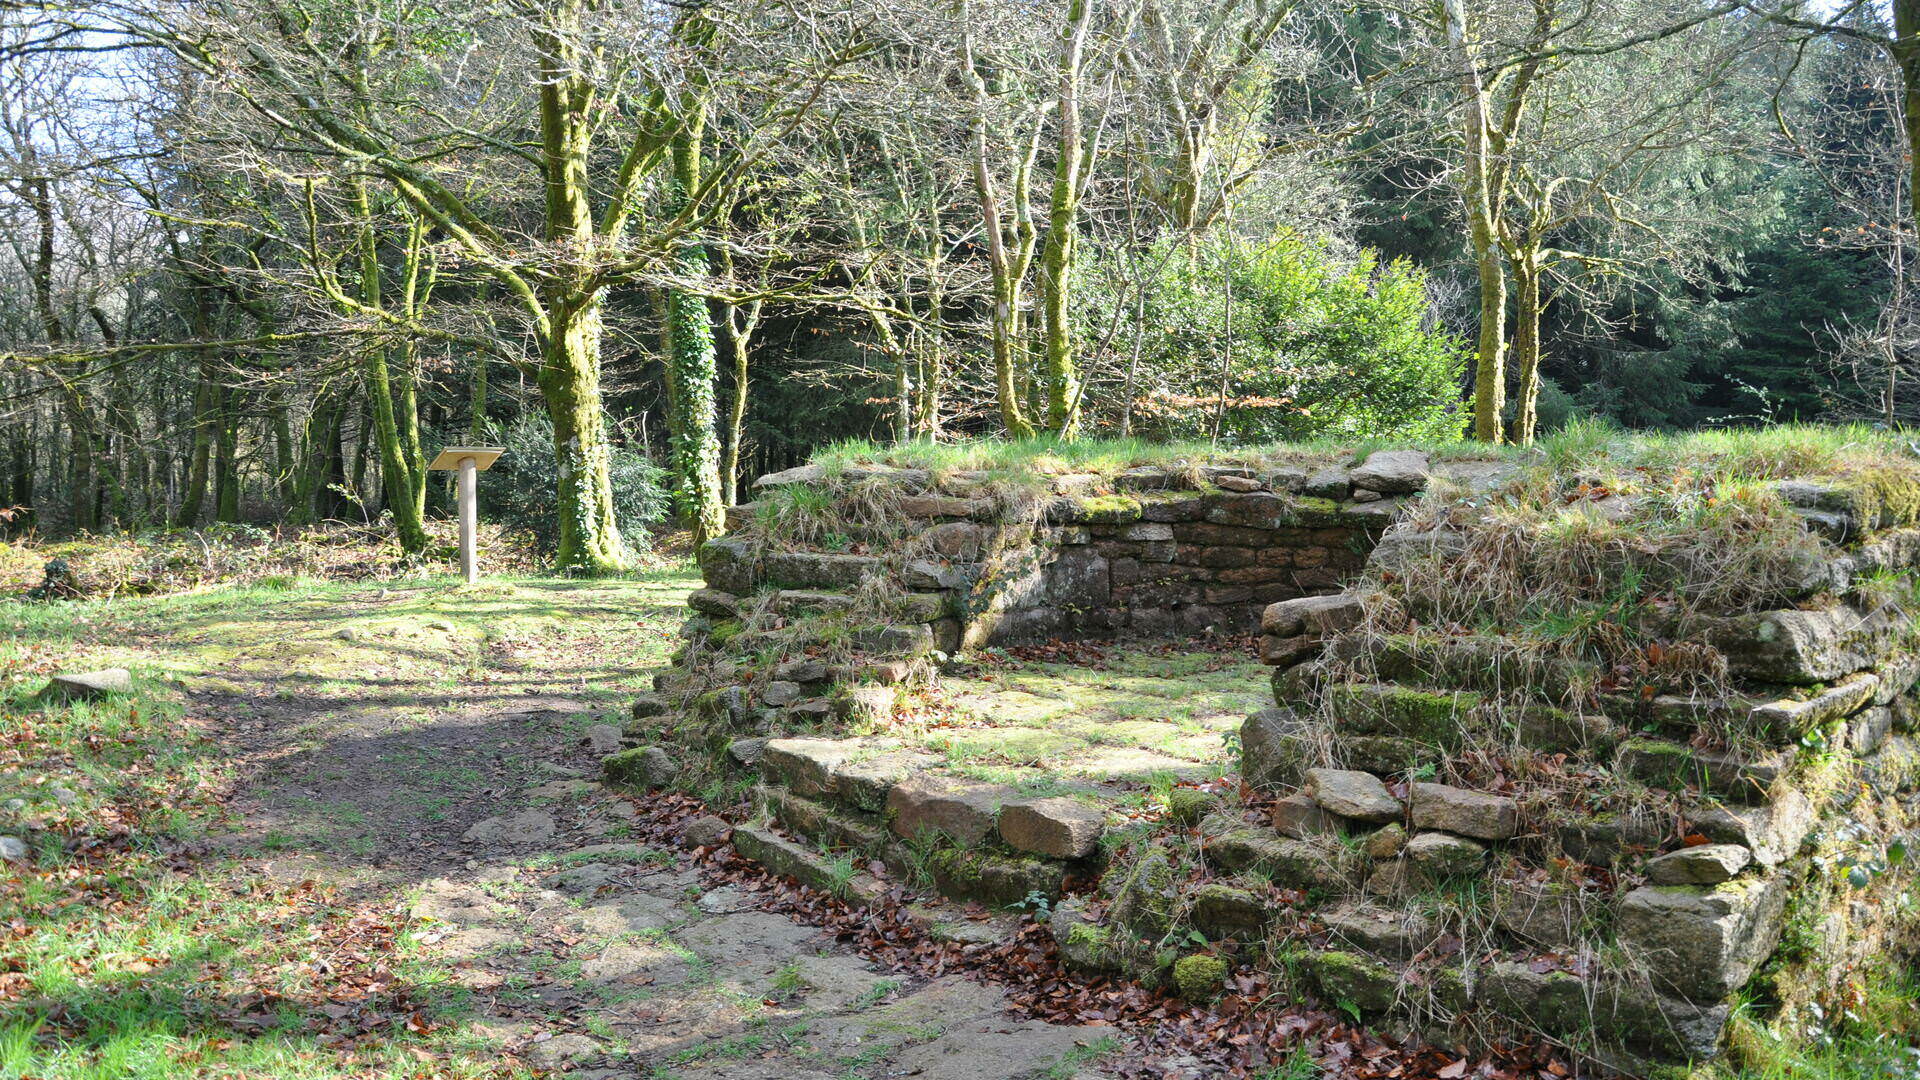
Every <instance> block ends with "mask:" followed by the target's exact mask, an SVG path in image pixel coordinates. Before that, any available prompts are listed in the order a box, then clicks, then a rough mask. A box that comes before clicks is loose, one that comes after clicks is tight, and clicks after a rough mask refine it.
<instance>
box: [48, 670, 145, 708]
mask: <svg viewBox="0 0 1920 1080" xmlns="http://www.w3.org/2000/svg"><path fill="white" fill-rule="evenodd" d="M132 692H133V675H132V674H131V673H130V672H128V671H127V669H126V668H120V667H112V668H102V669H101V670H99V671H83V672H80V673H78V674H75V675H55V676H54V677H53V681H52V682H49V683H48V684H47V686H46V689H44V690H42V691H41V694H42V695H43V696H45V697H63V698H69V699H78V700H82V701H93V700H96V699H99V698H103V697H106V696H108V695H109V694H131V693H132Z"/></svg>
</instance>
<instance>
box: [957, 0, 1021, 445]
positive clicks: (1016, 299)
mask: <svg viewBox="0 0 1920 1080" xmlns="http://www.w3.org/2000/svg"><path fill="white" fill-rule="evenodd" d="M960 66H961V69H962V71H963V73H964V74H965V76H966V78H967V79H968V80H969V81H970V82H971V83H972V85H973V114H972V115H971V116H970V117H969V118H968V135H969V141H970V142H971V144H972V155H971V156H972V162H971V164H972V167H973V186H974V193H975V195H977V196H978V197H979V201H980V226H981V228H980V231H981V233H982V235H983V238H984V239H985V241H986V245H987V266H988V268H989V270H990V271H991V272H992V277H993V311H992V316H991V319H992V321H991V328H992V340H993V392H994V397H995V398H996V399H997V401H998V404H999V406H1000V425H1001V426H1002V427H1004V428H1005V429H1006V432H1007V434H1008V435H1009V436H1011V437H1013V438H1016V439H1027V438H1032V437H1033V425H1032V424H1030V423H1028V422H1027V416H1026V410H1025V409H1023V408H1022V407H1021V395H1020V387H1019V385H1018V383H1019V378H1018V373H1017V372H1016V370H1015V368H1016V365H1017V363H1018V362H1019V360H1020V358H1021V357H1022V355H1023V354H1024V349H1023V348H1022V345H1023V343H1022V341H1021V334H1020V292H1021V284H1022V282H1023V281H1024V279H1025V278H1026V274H1027V265H1028V261H1029V259H1030V256H1031V252H1032V250H1033V249H1032V246H1031V244H1030V242H1029V241H1028V237H1030V236H1031V234H1032V218H1031V215H1030V214H1028V213H1027V212H1026V207H1027V205H1028V204H1027V198H1026V188H1027V183H1028V177H1029V176H1030V175H1031V173H1032V166H1033V154H1032V153H1029V154H1028V155H1027V157H1026V160H1025V161H1023V162H1022V163H1021V164H1020V165H1019V166H1018V168H1017V171H1016V172H1015V177H1014V193H1013V203H1014V212H1015V217H1016V220H1017V221H1018V222H1019V226H1018V232H1017V233H1016V239H1015V241H1014V243H1013V244H1008V242H1007V234H1006V226H1005V224H1004V223H1003V220H1002V215H1001V207H1000V191H999V185H998V184H996V183H995V181H994V178H993V160H992V155H991V153H990V152H989V149H988V144H987V123H988V114H989V112H990V111H991V110H992V107H993V101H992V95H991V94H989V93H988V92H987V80H986V78H985V76H983V75H981V74H980V71H979V66H978V64H977V63H976V61H975V59H974V54H973V13H972V11H971V9H970V6H969V5H968V4H967V2H966V0H960ZM1029 145H1030V146H1034V147H1037V146H1038V139H1037V138H1036V139H1035V140H1034V142H1033V143H1031V144H1029Z"/></svg>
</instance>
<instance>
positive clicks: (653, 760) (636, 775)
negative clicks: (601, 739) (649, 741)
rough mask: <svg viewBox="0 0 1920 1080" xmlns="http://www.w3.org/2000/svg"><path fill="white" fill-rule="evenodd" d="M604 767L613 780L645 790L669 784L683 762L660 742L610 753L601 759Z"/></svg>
mask: <svg viewBox="0 0 1920 1080" xmlns="http://www.w3.org/2000/svg"><path fill="white" fill-rule="evenodd" d="M600 768H601V770H602V771H603V772H605V773H606V776H607V781H608V782H609V783H612V784H616V785H621V786H625V787H634V788H640V789H642V790H652V789H654V788H661V787H666V786H668V785H669V784H671V783H673V781H674V780H675V779H677V778H678V777H679V775H680V766H679V765H678V764H677V763H675V761H674V760H673V757H672V755H670V754H668V753H667V752H666V751H665V750H662V749H661V748H659V747H657V746H642V747H638V748H636V749H633V750H622V751H620V752H619V753H617V754H608V755H607V756H606V757H605V758H603V759H602V760H601V762H600Z"/></svg>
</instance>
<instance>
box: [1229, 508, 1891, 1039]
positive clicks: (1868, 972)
mask: <svg viewBox="0 0 1920 1080" xmlns="http://www.w3.org/2000/svg"><path fill="white" fill-rule="evenodd" d="M1781 487H1782V489H1783V494H1786V495H1788V497H1789V501H1790V502H1791V503H1794V504H1795V508H1796V509H1797V510H1798V511H1799V512H1801V514H1802V516H1803V517H1804V518H1805V519H1806V522H1807V527H1808V528H1809V529H1810V530H1812V531H1813V532H1815V533H1817V534H1819V535H1821V536H1823V537H1826V538H1828V541H1829V542H1823V543H1822V544H1821V545H1819V548H1820V551H1821V555H1819V556H1818V557H1816V558H1813V559H1810V560H1807V561H1806V565H1804V566H1803V567H1800V568H1798V570H1797V571H1796V573H1797V574H1798V576H1797V577H1795V578H1792V579H1789V580H1788V581H1787V582H1786V583H1785V585H1784V586H1783V589H1784V591H1783V592H1782V593H1781V594H1780V595H1779V597H1778V599H1779V600H1780V601H1784V602H1785V604H1784V605H1783V606H1780V607H1778V608H1773V609H1770V610H1758V611H1746V612H1740V613H1734V614H1727V615H1716V614H1714V613H1712V612H1704V613H1700V612H1696V613H1693V615H1692V616H1691V618H1690V622H1689V625H1688V628H1687V629H1684V630H1683V629H1681V628H1678V627H1677V626H1676V625H1675V620H1674V618H1673V616H1672V615H1670V614H1667V613H1664V612H1662V611H1658V610H1652V609H1649V610H1646V611H1643V612H1640V613H1638V614H1637V615H1635V616H1633V617H1630V618H1623V619H1622V620H1621V625H1622V626H1623V627H1625V628H1626V629H1628V630H1629V631H1633V630H1638V631H1640V632H1643V633H1644V634H1645V635H1646V636H1647V638H1648V639H1649V640H1651V641H1652V642H1653V643H1652V644H1650V645H1648V646H1646V650H1647V651H1648V652H1650V653H1651V652H1652V651H1653V650H1659V651H1660V652H1661V653H1678V651H1680V650H1695V651H1696V653H1697V655H1698V656H1699V657H1702V658H1705V659H1706V660H1711V661H1713V662H1715V663H1724V668H1725V674H1724V677H1723V678H1721V679H1720V680H1718V683H1717V685H1716V686H1715V687H1714V688H1713V691H1712V692H1704V691H1702V690H1699V689H1693V690H1690V691H1689V690H1676V689H1674V688H1673V687H1672V686H1668V685H1663V684H1662V676H1661V674H1660V672H1659V668H1658V667H1657V666H1653V667H1649V668H1647V669H1645V670H1637V671H1633V672H1627V673H1622V672H1621V671H1619V670H1605V669H1602V668H1601V666H1600V665H1597V664H1594V663H1591V662H1587V661H1584V660H1580V659H1577V658H1567V657H1564V656H1556V655H1552V654H1551V653H1550V652H1544V653H1543V652H1542V651H1541V650H1539V649H1538V648H1537V646H1538V644H1539V643H1538V642H1535V641H1522V640H1519V639H1516V638H1515V637H1512V636H1508V635H1506V634H1503V633H1500V632H1494V631H1491V630H1482V629H1476V628H1469V627H1463V626H1459V625H1454V626H1448V627H1444V628H1437V627H1433V626H1429V625H1422V624H1421V619H1420V616H1421V612H1420V611H1419V605H1418V600H1417V590H1414V589H1406V588H1402V587H1401V583H1405V582H1409V581H1414V580H1422V579H1424V580H1426V581H1438V580H1444V579H1445V578H1446V576H1447V575H1448V574H1449V573H1451V572H1452V568H1453V567H1455V566H1456V565H1457V563H1458V561H1459V560H1463V559H1471V558H1487V557H1493V556H1492V555H1490V554H1489V553H1487V552H1486V551H1484V550H1480V549H1476V548H1475V547H1474V546H1473V544H1472V531H1473V519H1471V518H1468V519H1466V520H1464V521H1463V520H1460V519H1458V518H1455V519H1453V520H1452V521H1451V522H1447V521H1446V519H1436V518H1431V517H1430V518H1428V519H1426V520H1425V521H1423V522H1420V523H1417V524H1416V523H1405V524H1402V525H1399V526H1397V527H1396V528H1395V529H1394V530H1391V531H1389V532H1388V533H1387V534H1386V536H1385V537H1384V538H1383V540H1382V542H1381V543H1380V545H1378V546H1377V548H1376V550H1375V552H1374V555H1373V558H1372V562H1371V563H1370V566H1369V568H1368V571H1367V573H1366V574H1365V575H1363V576H1362V579H1361V580H1360V581H1359V583H1358V584H1356V585H1355V586H1354V587H1353V588H1352V589H1351V590H1350V591H1348V592H1345V593H1341V594H1336V595H1327V596H1319V597H1312V598H1306V599H1296V600H1291V601H1287V602H1283V603H1278V604H1275V605H1273V606H1271V607H1269V608H1268V609H1267V610H1266V611H1265V613H1264V615H1263V618H1262V630H1263V637H1262V647H1261V652H1262V655H1263V657H1264V658H1265V659H1266V660H1267V662H1268V663H1270V664H1273V665H1274V666H1275V667H1276V669H1277V670H1276V674H1275V677H1274V698H1275V702H1276V708H1274V709H1272V710H1269V711H1267V712H1263V713H1260V714H1257V715H1255V716H1253V717H1250V718H1249V719H1248V721H1247V724H1246V726H1245V728H1244V729H1243V731H1242V746H1243V750H1244V756H1243V774H1244V775H1245V777H1246V778H1247V780H1248V781H1249V782H1251V783H1253V784H1255V785H1257V786H1260V787H1262V788H1264V789H1266V790H1268V791H1270V792H1272V793H1273V794H1275V795H1277V796H1279V797H1278V798H1277V799H1276V800H1275V801H1274V802H1273V803H1272V804H1271V805H1270V806H1269V807H1267V808H1266V810H1267V812H1266V813H1265V815H1264V819H1263V815H1259V814H1219V815H1215V816H1214V817H1212V818H1210V819H1209V820H1208V821H1206V822H1204V823H1203V831H1205V832H1206V833H1207V835H1208V837H1209V858H1212V859H1216V860H1224V861H1225V862H1226V863H1228V864H1238V865H1247V866H1259V867H1262V868H1263V869H1265V870H1266V871H1267V872H1268V873H1269V876H1277V879H1278V880H1281V881H1283V882H1286V883H1289V884H1293V885H1297V886H1300V887H1303V888H1308V887H1318V888H1320V889H1321V890H1322V891H1323V893H1324V897H1325V898H1324V900H1323V901H1322V902H1321V903H1318V904H1315V905H1312V914H1311V916H1310V917H1311V918H1312V919H1313V920H1315V922H1316V924H1317V925H1318V926H1319V927H1321V928H1322V929H1320V930H1319V931H1318V932H1316V933H1312V934H1309V935H1306V936H1305V937H1304V938H1302V939H1301V942H1300V944H1299V946H1298V955H1297V958H1298V961H1299V964H1300V967H1301V968H1302V969H1303V970H1305V971H1306V972H1308V974H1309V979H1310V981H1312V982H1313V983H1314V984H1315V985H1317V986H1318V987H1319V989H1320V990H1321V991H1322V992H1323V993H1324V994H1327V995H1329V996H1338V997H1341V998H1344V999H1346V1000H1349V1001H1353V1002H1355V1003H1357V1004H1358V1005H1359V1006H1360V1007H1361V1008H1362V1009H1364V1010H1365V1011H1366V1012H1368V1013H1370V1014H1373V1015H1375V1016H1376V1017H1380V1018H1383V1019H1384V1018H1398V1019H1399V1020H1400V1021H1401V1022H1410V1023H1414V1024H1418V1025H1424V1026H1425V1027H1426V1028H1427V1029H1428V1030H1429V1031H1430V1032H1432V1033H1435V1034H1444V1033H1449V1032H1450V1033H1458V1032H1459V1031H1461V1030H1463V1029H1464V1028H1468V1027H1471V1026H1472V1025H1473V1024H1474V1023H1476V1022H1478V1021H1484V1020H1485V1019H1486V1018H1489V1017H1492V1018H1498V1019H1500V1020H1502V1021H1504V1022H1507V1023H1509V1024H1511V1023H1516V1022H1517V1023H1518V1024H1519V1025H1520V1026H1522V1027H1523V1028H1527V1029H1531V1030H1533V1031H1537V1032H1541V1033H1545V1034H1547V1035H1548V1036H1550V1037H1552V1038H1554V1039H1556V1040H1557V1041H1560V1042H1562V1043H1563V1044H1565V1045H1567V1046H1570V1047H1574V1048H1577V1049H1579V1050H1580V1051H1581V1052H1583V1053H1584V1054H1586V1055H1590V1056H1592V1057H1594V1058H1597V1059H1598V1060H1600V1061H1602V1062H1604V1063H1605V1064H1606V1065H1608V1066H1609V1067H1613V1068H1618V1069H1621V1070H1623V1071H1626V1072H1628V1073H1630V1074H1634V1075H1641V1074H1651V1073H1654V1072H1658V1071H1659V1070H1660V1065H1661V1063H1665V1062H1684V1061H1687V1060H1690V1059H1691V1060H1698V1059H1703V1058H1709V1057H1712V1056H1714V1055H1715V1053H1716V1052H1717V1050H1718V1048H1719V1045H1720V1041H1721V1039H1722V1036H1723V1034H1724V1032H1725V1030H1726V1027H1727V1024H1728V1022H1729V1018H1730V1015H1731V1013H1732V1009H1733V1003H1734V1001H1735V999H1736V998H1737V997H1738V996H1739V995H1740V994H1742V993H1743V992H1745V993H1747V994H1748V995H1750V996H1751V997H1753V998H1754V999H1755V1000H1757V1001H1759V1002H1761V1003H1762V1004H1763V1005H1764V1006H1768V1007H1773V1008H1778V1009H1782V1010H1785V1011H1786V1012H1787V1013H1789V1014H1791V1013H1792V1012H1793V1011H1794V1010H1796V1009H1808V1008H1809V1007H1810V1006H1811V1005H1812V1004H1813V1003H1814V1002H1816V1001H1818V1000H1820V999H1821V998H1822V997H1823V996H1826V995H1831V996H1832V997H1833V998H1837V999H1844V998H1845V997H1846V996H1847V995H1848V994H1849V993H1851V992H1857V989H1858V986H1857V983H1858V982H1859V980H1862V979H1869V978H1873V977H1876V976H1875V972H1876V971H1878V970H1880V969H1879V968H1878V967H1877V965H1880V964H1884V963H1887V962H1889V961H1890V958H1891V957H1894V956H1897V955H1900V954H1903V953H1904V954H1906V955H1911V950H1912V949H1913V948H1914V946H1915V944H1916V935H1917V934H1920V917H1917V916H1916V912H1915V910H1914V908H1913V905H1912V904H1911V902H1910V901H1909V900H1906V899H1904V897H1905V896H1906V891H1907V890H1909V889H1911V887H1912V878H1911V874H1910V873H1909V872H1908V871H1906V870H1905V869H1904V864H1903V859H1902V858H1901V857H1900V856H1901V855H1903V854H1904V846H1905V844H1906V843H1908V842H1910V840H1911V839H1912V838H1913V837H1914V836H1915V835H1916V834H1915V833H1914V831H1913V830H1914V828H1915V826H1916V825H1917V824H1920V739H1916V737H1915V736H1916V718H1917V717H1920V710H1917V709H1916V701H1915V697H1914V683H1915V677H1916V674H1917V673H1920V667H1916V664H1917V663H1920V654H1916V651H1915V650H1916V646H1920V636H1917V635H1916V631H1915V625H1914V621H1913V616H1912V611H1913V609H1912V608H1911V607H1909V606H1906V605H1908V604H1910V603H1911V592H1910V591H1906V592H1904V594H1903V596H1902V597H1901V598H1899V599H1893V598H1890V597H1889V596H1888V595H1887V590H1888V588H1889V582H1900V583H1901V584H1900V586H1899V587H1898V588H1899V590H1910V589H1911V575H1912V573H1913V571H1914V570H1915V569H1916V567H1917V566H1920V558H1916V552H1920V531H1916V530H1914V529H1912V528H1910V527H1906V528H1895V529H1879V528H1877V527H1876V526H1877V525H1878V524H1880V521H1881V519H1880V515H1879V514H1878V513H1877V512H1876V510H1875V509H1874V508H1873V507H1872V506H1871V505H1868V506H1864V507H1862V506H1860V505H1859V504H1858V500H1856V499H1852V498H1849V497H1844V493H1843V492H1841V491H1839V490H1838V489H1834V488H1828V487H1822V486H1820V485H1813V484H1800V483H1796V484H1791V485H1781ZM1436 520H1438V521H1441V522H1442V523H1441V524H1440V526H1439V527H1438V528H1436V527H1434V526H1435V522H1436ZM1836 537H1844V538H1847V539H1848V540H1849V541H1850V542H1848V543H1845V544H1835V543H1831V542H1830V541H1831V539H1832V538H1836ZM1787 605H1790V606H1787ZM1664 634H1673V635H1675V637H1673V638H1665V639H1663V637H1662V635H1664ZM1676 639H1677V640H1676ZM1654 659H1655V660H1656V661H1658V660H1661V659H1664V656H1655V657H1654ZM1668 666H1670V667H1671V666H1673V665H1668ZM1496 759H1497V761H1498V762H1499V765H1500V766H1501V767H1500V768H1493V767H1490V764H1491V762H1492V761H1494V760H1496ZM1503 769H1507V770H1512V772H1511V774H1508V773H1506V772H1503ZM1528 771H1533V772H1534V775H1531V776H1529V775H1523V774H1524V773H1526V772H1528ZM1463 777H1464V778H1465V779H1459V778H1463ZM1445 778H1453V779H1451V782H1444V783H1443V782H1434V781H1435V780H1436V779H1445ZM1222 849H1224V850H1222ZM1437 896H1438V897H1446V898H1449V900H1459V901H1465V902H1469V903H1472V904H1474V905H1476V910H1475V911H1474V913H1473V915H1472V917H1470V918H1466V917H1457V916H1455V917H1450V918H1449V919H1448V920H1444V921H1448V922H1451V923H1452V926H1453V927H1454V928H1455V929H1452V931H1451V932H1452V933H1453V934H1455V935H1457V934H1458V933H1460V931H1459V930H1458V929H1457V928H1458V927H1461V926H1472V927H1474V928H1476V929H1477V930H1478V931H1479V934H1480V938H1479V940H1478V941H1459V940H1457V938H1452V939H1447V942H1446V946H1445V948H1440V947H1438V943H1439V942H1440V941H1441V940H1442V937H1441V935H1442V934H1443V933H1444V932H1446V931H1447V929H1448V928H1446V927H1443V926H1442V925H1441V923H1442V921H1443V920H1436V919H1434V918H1432V917H1431V915H1430V912H1431V911H1432V910H1433V908H1434V905H1435V897H1437ZM1441 906H1442V907H1443V908H1444V906H1445V903H1444V902H1443V903H1442V905H1441ZM1243 917H1248V918H1250V917H1251V916H1243ZM1850 981H1851V982H1852V983H1853V984H1855V985H1852V986H1850V985H1849V983H1850ZM1476 1018H1478V1021H1477V1020H1476ZM1802 1021H1803V1022H1808V1023H1810V1022H1812V1017H1811V1014H1807V1013H1803V1014H1802Z"/></svg>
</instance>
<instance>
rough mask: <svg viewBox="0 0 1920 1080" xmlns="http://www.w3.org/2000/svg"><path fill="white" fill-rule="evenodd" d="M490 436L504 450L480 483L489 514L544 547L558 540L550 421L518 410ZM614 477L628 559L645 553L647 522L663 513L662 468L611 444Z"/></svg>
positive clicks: (616, 513)
mask: <svg viewBox="0 0 1920 1080" xmlns="http://www.w3.org/2000/svg"><path fill="white" fill-rule="evenodd" d="M488 437H489V438H491V439H494V440H496V442H497V444H498V445H500V446H502V447H505V448H506V453H504V454H502V455H501V456H500V460H499V461H498V462H497V463H496V464H495V465H494V466H493V468H492V469H491V470H490V471H489V472H488V474H487V478H486V481H485V482H484V483H482V484H481V485H480V498H481V501H482V502H484V503H485V504H486V512H487V515H488V516H489V517H490V518H491V519H492V520H495V521H498V522H500V523H501V524H502V525H503V526H505V527H506V528H508V529H511V530H514V531H517V532H524V533H526V534H528V535H530V536H532V537H533V538H534V540H535V542H536V543H537V544H538V545H539V548H540V550H541V551H543V552H551V551H552V550H553V548H554V545H555V544H556V543H557V542H558V538H559V531H560V518H559V515H558V512H557V508H556V504H557V503H558V502H559V498H558V494H557V489H556V487H555V482H554V478H555V476H556V475H557V470H556V467H555V464H554V453H553V421H552V419H551V418H549V417H548V416H547V415H546V414H545V413H542V412H527V413H522V414H521V415H520V416H519V417H518V418H517V419H515V420H514V421H513V422H512V423H509V424H507V425H505V426H497V425H496V426H494V427H493V429H492V431H491V432H490V434H489V436H488ZM608 471H609V473H610V476H611V479H612V481H613V513H614V520H616V521H617V522H619V525H620V539H621V542H623V543H624V544H625V545H626V547H627V555H628V557H629V558H632V557H636V556H639V555H642V554H645V553H646V551H647V548H648V540H649V538H650V537H649V534H648V532H647V526H649V525H652V524H654V523H655V522H657V521H660V520H661V519H662V518H664V517H665V516H666V513H667V492H666V488H665V483H666V470H665V469H662V468H660V467H659V466H658V465H655V464H654V463H653V462H652V461H650V460H648V458H647V456H646V455H645V454H643V453H640V452H639V451H637V450H632V449H629V448H627V447H624V446H617V445H616V446H615V447H614V448H613V453H612V456H611V459H610V460H609V462H608Z"/></svg>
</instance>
